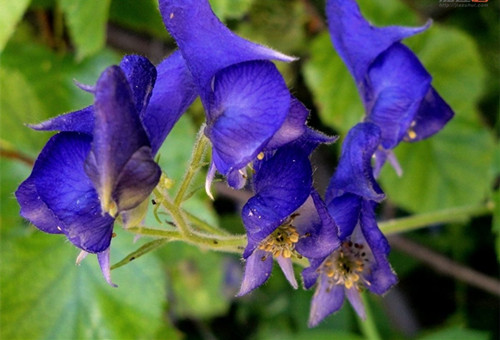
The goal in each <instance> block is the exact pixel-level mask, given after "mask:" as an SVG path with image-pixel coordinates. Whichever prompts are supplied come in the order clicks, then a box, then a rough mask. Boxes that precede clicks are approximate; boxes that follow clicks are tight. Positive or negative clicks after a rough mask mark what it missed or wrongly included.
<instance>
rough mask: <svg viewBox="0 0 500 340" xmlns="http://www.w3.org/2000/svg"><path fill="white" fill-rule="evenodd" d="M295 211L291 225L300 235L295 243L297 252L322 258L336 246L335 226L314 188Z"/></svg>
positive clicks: (337, 242)
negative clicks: (296, 214) (295, 214)
mask: <svg viewBox="0 0 500 340" xmlns="http://www.w3.org/2000/svg"><path fill="white" fill-rule="evenodd" d="M297 213H298V214H299V215H298V216H297V217H295V218H294V220H293V225H294V226H295V227H296V228H297V232H298V233H299V235H300V239H299V241H298V242H297V244H296V245H295V249H296V250H297V252H298V253H299V254H301V255H303V256H305V257H307V258H308V259H311V258H324V257H325V256H328V255H329V254H331V253H332V252H333V251H334V250H335V249H337V248H338V246H339V245H340V241H339V238H338V236H337V233H338V229H337V226H336V225H335V222H334V220H333V219H332V217H331V216H330V214H329V213H328V210H327V208H326V206H325V203H323V200H322V199H321V197H320V196H319V194H318V193H317V192H316V190H312V192H311V196H309V198H308V199H307V200H306V202H305V203H304V204H303V205H302V206H301V207H300V208H299V210H298V211H297Z"/></svg>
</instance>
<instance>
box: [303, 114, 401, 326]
mask: <svg viewBox="0 0 500 340" xmlns="http://www.w3.org/2000/svg"><path fill="white" fill-rule="evenodd" d="M380 142H381V132H380V129H379V128H378V127H377V126H376V125H374V124H372V123H360V124H358V125H356V126H355V127H353V128H352V129H351V131H350V132H349V133H348V135H347V137H346V139H345V141H344V145H343V149H342V155H341V158H340V161H339V165H338V167H337V170H336V172H335V174H334V175H333V177H332V179H331V181H330V185H329V187H328V189H327V193H326V200H325V201H326V204H327V207H328V211H329V213H330V214H331V216H332V217H333V219H334V221H335V223H336V225H337V226H338V229H339V238H340V240H341V242H342V244H341V246H340V247H339V248H337V249H336V250H334V251H333V252H332V253H330V254H329V255H327V256H325V257H323V258H314V259H311V260H310V264H311V265H310V267H308V268H306V269H304V271H303V272H302V276H303V279H304V286H305V287H306V288H307V289H309V288H311V287H312V286H313V285H314V284H315V283H316V284H317V287H316V292H315V294H314V297H313V300H312V303H311V312H310V317H309V326H310V327H314V326H316V325H317V324H318V323H319V322H320V321H321V320H323V319H324V318H325V317H326V316H328V315H329V314H331V313H334V312H335V311H337V310H339V309H340V307H341V306H342V304H343V301H344V295H345V296H347V299H348V300H349V302H350V303H351V305H352V306H353V307H354V309H355V310H356V312H357V313H358V315H359V316H360V317H362V318H364V317H365V312H364V308H363V305H362V302H361V298H360V294H359V293H360V291H361V290H363V289H365V288H366V289H368V290H369V291H371V292H373V293H375V294H383V293H385V292H386V291H387V290H388V289H389V288H390V287H391V286H392V285H394V284H395V283H396V281H397V278H396V276H395V274H394V272H393V271H392V269H391V266H390V264H389V262H388V261H387V255H388V253H389V250H390V248H389V244H388V242H387V240H386V238H385V237H384V235H383V234H382V233H381V232H380V230H379V229H378V226H377V222H376V219H375V213H374V209H375V205H376V203H377V202H379V201H381V200H382V199H383V198H384V197H385V196H384V193H383V192H382V190H381V189H380V187H379V186H378V184H377V183H376V181H375V179H374V177H373V169H372V167H371V163H370V159H371V157H372V155H373V153H374V152H375V150H376V149H377V148H378V146H379V144H380Z"/></svg>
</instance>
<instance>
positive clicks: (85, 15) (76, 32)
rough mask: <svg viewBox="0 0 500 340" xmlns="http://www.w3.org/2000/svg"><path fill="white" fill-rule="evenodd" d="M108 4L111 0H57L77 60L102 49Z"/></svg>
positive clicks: (104, 40) (104, 39)
mask: <svg viewBox="0 0 500 340" xmlns="http://www.w3.org/2000/svg"><path fill="white" fill-rule="evenodd" d="M110 3H111V0H59V6H61V8H62V10H63V12H64V15H65V16H66V21H67V24H68V27H69V33H70V36H71V39H72V40H73V42H74V44H75V46H76V50H77V57H78V59H80V60H81V59H83V58H85V57H87V56H90V55H92V54H95V53H96V52H98V51H99V50H100V49H102V48H103V47H104V44H105V42H106V22H107V20H108V14H109V5H110Z"/></svg>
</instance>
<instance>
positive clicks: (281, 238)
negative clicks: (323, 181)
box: [238, 133, 339, 296]
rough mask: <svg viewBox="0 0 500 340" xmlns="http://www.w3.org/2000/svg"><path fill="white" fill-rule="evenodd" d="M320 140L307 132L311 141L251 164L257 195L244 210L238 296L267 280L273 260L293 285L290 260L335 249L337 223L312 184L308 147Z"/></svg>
mask: <svg viewBox="0 0 500 340" xmlns="http://www.w3.org/2000/svg"><path fill="white" fill-rule="evenodd" d="M304 138H305V137H304ZM304 138H302V139H304ZM320 139H322V138H321V137H320V136H319V135H316V134H314V135H313V133H311V135H309V141H310V144H308V143H307V142H305V141H303V142H301V143H299V142H297V143H292V144H290V145H287V146H284V147H282V148H280V149H278V150H277V151H276V152H275V153H272V152H270V153H269V154H268V155H266V156H265V157H264V158H263V160H259V161H257V162H255V163H254V167H255V171H256V173H255V175H254V177H253V188H254V192H255V196H253V197H252V198H251V199H250V200H248V202H247V203H246V204H245V206H244V207H243V210H242V219H243V223H244V225H245V228H246V230H247V237H248V244H247V247H246V249H245V251H244V253H243V257H244V258H245V259H246V266H245V274H244V277H243V282H242V284H241V288H240V292H239V293H238V295H239V296H241V295H244V294H247V293H248V292H250V291H252V290H253V289H255V288H257V287H259V286H260V285H262V284H263V283H264V282H265V281H266V280H267V279H268V278H269V276H270V274H271V271H272V267H273V259H275V260H276V261H277V262H278V264H279V266H280V267H281V269H282V271H283V273H284V274H285V277H286V278H287V280H288V281H289V282H290V284H291V285H292V286H293V287H294V288H297V281H296V279H295V275H294V273H293V267H292V260H291V259H292V258H293V257H299V258H300V257H302V256H306V257H308V258H318V257H324V256H326V255H327V254H329V253H331V252H332V251H333V250H334V249H335V248H337V247H338V245H339V241H338V237H337V227H336V226H335V223H334V222H333V219H332V218H331V217H330V215H329V214H328V211H327V209H326V206H325V204H324V203H323V201H322V200H321V198H320V197H319V195H318V194H317V193H316V191H315V190H314V189H313V188H312V170H311V164H310V162H309V158H308V156H309V153H310V152H311V151H312V149H313V148H314V147H309V145H317V143H318V142H319V140H320ZM297 144H299V145H301V146H299V145H297ZM304 146H305V148H304Z"/></svg>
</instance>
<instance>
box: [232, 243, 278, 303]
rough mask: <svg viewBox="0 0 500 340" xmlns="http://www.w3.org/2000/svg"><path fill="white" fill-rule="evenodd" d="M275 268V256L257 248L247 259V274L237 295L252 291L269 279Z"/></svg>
mask: <svg viewBox="0 0 500 340" xmlns="http://www.w3.org/2000/svg"><path fill="white" fill-rule="evenodd" d="M272 270H273V256H272V254H271V253H269V252H266V251H263V250H259V249H257V250H255V251H254V252H253V253H252V254H251V255H250V256H249V257H248V258H247V260H246V263H245V274H244V275H243V282H242V283H241V288H240V291H239V292H238V294H237V295H236V296H242V295H245V294H248V293H250V292H251V291H252V290H254V289H255V288H257V287H259V286H260V285H262V284H263V283H264V282H266V281H267V279H269V276H270V275H271V271H272Z"/></svg>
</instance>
